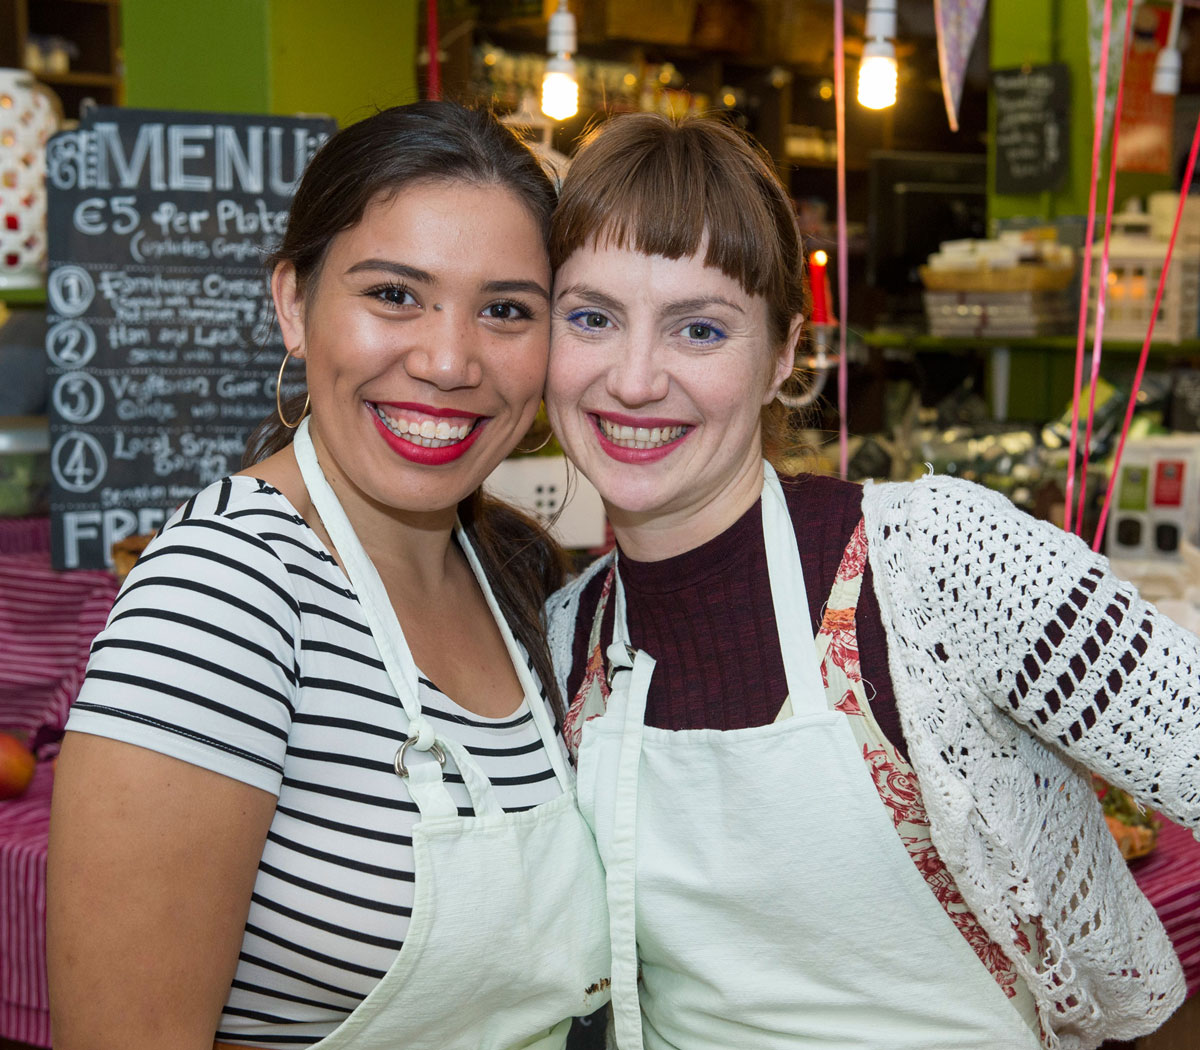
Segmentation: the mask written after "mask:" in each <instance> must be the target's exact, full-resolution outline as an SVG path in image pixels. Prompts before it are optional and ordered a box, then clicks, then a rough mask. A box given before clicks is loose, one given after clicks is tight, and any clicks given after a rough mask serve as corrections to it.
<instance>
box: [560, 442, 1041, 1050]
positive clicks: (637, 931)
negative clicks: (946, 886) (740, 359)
mask: <svg viewBox="0 0 1200 1050" xmlns="http://www.w3.org/2000/svg"><path fill="white" fill-rule="evenodd" d="M764 471H765V474H766V483H765V485H764V490H763V497H762V503H763V532H764V536H765V540H766V548H767V566H768V571H769V575H770V583H771V595H772V599H773V602H774V607H775V620H776V624H777V627H778V632H779V641H780V646H781V649H782V654H783V662H784V669H785V671H786V674H787V684H788V693H789V697H790V700H791V705H792V711H793V714H792V716H791V717H788V718H784V719H783V720H781V721H777V722H775V723H773V724H771V725H764V726H755V727H750V728H746V729H737V730H731V731H721V730H713V729H700V730H685V731H668V730H663V729H656V728H653V727H649V726H646V725H644V723H643V718H644V714H645V709H646V696H647V692H648V688H649V684H650V678H651V674H652V672H653V668H654V660H653V659H652V658H651V657H649V656H648V655H647V654H646V653H644V652H637V653H634V652H633V651H632V649H631V648H630V647H629V643H628V628H627V626H626V619H625V595H624V589H623V588H622V586H621V584H620V575H619V565H618V576H617V594H616V600H617V605H616V616H615V630H614V635H615V638H614V641H613V644H612V645H611V646H610V647H609V650H608V657H609V660H610V661H611V662H612V665H613V666H614V667H615V668H622V667H624V668H629V670H616V671H615V672H614V676H613V682H612V692H611V695H610V697H609V700H608V707H607V710H606V713H605V714H604V715H603V716H601V717H597V718H593V719H591V720H590V721H588V722H586V723H585V724H584V727H583V736H582V742H581V746H580V751H579V799H580V806H581V808H582V810H583V812H584V815H585V816H586V817H587V819H588V822H589V824H591V825H592V827H593V830H594V831H595V833H596V838H597V842H598V844H599V847H600V853H601V856H602V857H603V859H604V863H605V867H606V868H607V872H608V903H609V913H610V921H611V927H612V951H613V974H612V983H613V1009H614V1016H615V1036H616V1042H617V1045H618V1046H619V1047H620V1048H621V1050H636V1048H640V1047H642V1046H645V1047H647V1048H649V1050H667V1048H671V1050H706V1048H713V1050H717V1048H721V1050H730V1048H737V1050H775V1048H785V1047H786V1048H789V1050H794V1048H798V1047H805V1048H818V1047H821V1048H823V1047H837V1048H839V1050H841V1048H857V1050H970V1048H978V1050H984V1048H986V1050H1035V1048H1037V1047H1038V1046H1039V1045H1040V1043H1039V1040H1038V1039H1037V1037H1036V1036H1035V1035H1034V1033H1033V1032H1032V1031H1031V1030H1030V1028H1029V1027H1028V1025H1027V1024H1026V1023H1025V1021H1024V1019H1023V1018H1022V1017H1021V1015H1020V1014H1019V1013H1018V1012H1017V1010H1016V1009H1015V1008H1014V1007H1013V1005H1012V1004H1011V1003H1010V1002H1009V1001H1008V999H1007V997H1006V996H1005V994H1004V992H1003V991H1002V989H1001V988H1000V987H999V985H998V984H997V983H996V981H995V980H994V979H993V978H992V976H991V975H990V974H989V973H988V972H987V970H986V969H985V968H984V966H983V965H982V964H981V963H980V961H979V958H978V957H977V956H976V955H975V953H974V952H973V951H972V949H971V947H970V946H969V945H968V943H967V942H966V940H965V939H964V938H963V936H962V934H960V933H959V931H958V930H957V929H956V928H955V926H954V924H953V923H952V921H951V920H950V918H949V917H948V916H947V915H946V913H945V911H944V910H943V909H942V907H941V905H940V904H939V903H938V902H937V900H936V898H935V897H934V895H933V893H932V892H931V891H930V889H929V887H928V885H927V884H926V882H925V880H924V878H923V877H922V875H921V873H920V872H919V871H918V870H917V868H916V866H915V865H914V864H913V862H912V860H911V859H910V858H909V856H908V853H907V852H906V850H905V848H904V846H903V844H902V843H901V841H900V838H899V836H898V835H897V834H896V831H895V828H894V827H893V824H892V821H891V818H890V817H889V815H888V813H887V811H886V810H885V807H884V806H883V805H882V804H881V802H880V798H879V795H878V792H877V791H876V789H875V786H874V784H873V783H872V781H871V778H870V775H869V773H868V771H867V768H866V765H865V763H864V762H863V758H862V755H861V754H860V753H859V752H858V748H857V745H856V743H855V741H854V738H853V735H852V733H851V730H850V728H849V726H848V724H847V722H846V716H845V715H844V714H842V713H841V712H838V711H831V710H830V709H829V704H828V701H827V700H826V696H825V690H824V687H823V685H822V681H821V674H820V668H819V667H818V664H817V658H816V650H815V645H814V640H813V634H812V627H811V624H810V622H809V610H808V600H807V597H806V593H805V587H804V573H803V570H802V568H801V563H800V556H799V552H798V550H797V546H796V538H795V534H794V532H793V529H792V524H791V519H790V516H789V514H788V510H787V504H786V502H785V501H784V496H783V491H782V489H781V488H780V485H779V482H778V479H777V478H776V477H775V473H774V471H773V470H771V468H770V466H769V465H766V464H764ZM639 959H640V963H641V984H640V988H639V977H638V964H639ZM639 992H640V995H639ZM639 1000H640V1011H639Z"/></svg>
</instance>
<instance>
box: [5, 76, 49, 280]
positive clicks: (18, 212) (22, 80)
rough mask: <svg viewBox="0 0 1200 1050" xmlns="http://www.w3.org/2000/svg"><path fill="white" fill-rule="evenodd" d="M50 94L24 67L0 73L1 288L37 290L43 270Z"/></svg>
mask: <svg viewBox="0 0 1200 1050" xmlns="http://www.w3.org/2000/svg"><path fill="white" fill-rule="evenodd" d="M53 98H54V96H53V95H52V94H51V93H50V91H49V89H48V88H45V87H43V86H42V85H41V84H39V83H37V81H36V80H35V79H34V78H33V76H31V75H30V74H29V73H27V72H26V71H25V70H23V69H0V288H36V287H39V286H40V285H41V284H42V281H43V280H44V278H45V269H46V140H47V139H48V138H50V136H51V135H53V134H54V132H55V131H56V130H57V128H58V113H57V111H56V106H55V104H54V101H53Z"/></svg>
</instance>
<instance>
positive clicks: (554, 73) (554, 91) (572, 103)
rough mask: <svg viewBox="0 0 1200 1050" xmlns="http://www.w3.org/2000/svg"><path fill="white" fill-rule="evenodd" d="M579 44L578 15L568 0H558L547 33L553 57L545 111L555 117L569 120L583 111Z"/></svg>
mask: <svg viewBox="0 0 1200 1050" xmlns="http://www.w3.org/2000/svg"><path fill="white" fill-rule="evenodd" d="M575 47H576V43H575V16H574V15H573V14H571V12H570V11H568V10H567V0H558V9H557V10H556V11H555V12H554V14H552V15H551V16H550V26H549V30H548V32H547V33H546V50H547V51H548V52H549V53H550V58H549V60H548V61H547V62H546V73H545V76H543V77H542V112H543V113H545V114H546V116H548V117H550V118H552V119H553V120H567V119H569V118H570V117H573V116H575V114H576V113H578V112H579V81H578V80H577V79H576V77H575V61H574V59H572V58H571V56H572V55H573V54H574V53H575Z"/></svg>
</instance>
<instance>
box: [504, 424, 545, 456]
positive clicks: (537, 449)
mask: <svg viewBox="0 0 1200 1050" xmlns="http://www.w3.org/2000/svg"><path fill="white" fill-rule="evenodd" d="M552 437H554V431H553V430H550V431H547V433H546V436H545V437H544V438H543V439H542V443H541V444H540V445H537V446H535V447H534V448H520V447H518V448H516V449H515V450H514V451H516V452H519V453H520V454H521V455H522V456H532V455H533V454H534V453H535V452H541V451H542V449H544V448H545V447H546V446H547V445H548V444H550V439H551V438H552Z"/></svg>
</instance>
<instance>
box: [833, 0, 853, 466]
mask: <svg viewBox="0 0 1200 1050" xmlns="http://www.w3.org/2000/svg"><path fill="white" fill-rule="evenodd" d="M844 8H845V3H844V0H834V2H833V81H834V97H835V99H836V107H837V266H838V301H837V313H838V318H839V320H840V324H838V375H837V396H838V420H839V422H838V469H839V471H840V472H841V476H842V478H843V479H845V477H846V473H847V470H848V468H849V461H850V452H849V449H850V431H849V427H848V424H847V419H846V416H847V414H848V406H849V396H848V386H849V379H848V376H847V374H846V325H847V323H848V321H849V317H850V312H849V308H848V304H849V298H850V258H849V255H850V252H849V249H848V247H847V243H848V238H847V236H846V28H845V21H844V19H845V10H844Z"/></svg>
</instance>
